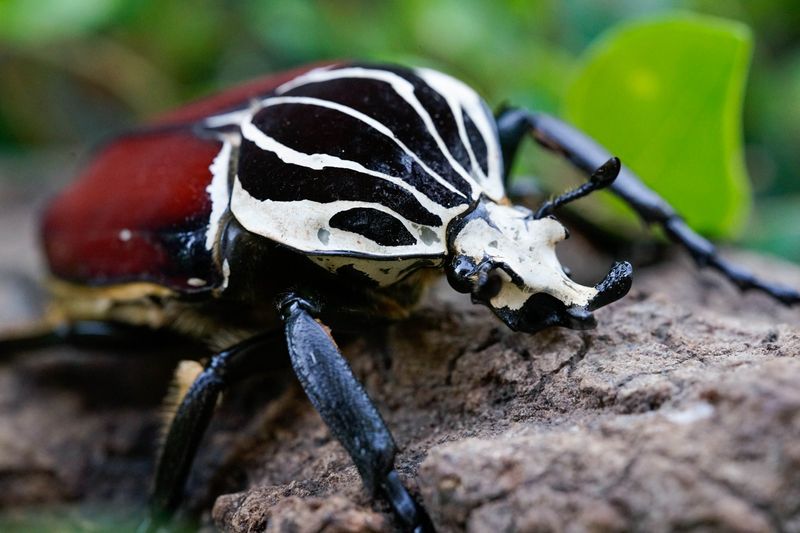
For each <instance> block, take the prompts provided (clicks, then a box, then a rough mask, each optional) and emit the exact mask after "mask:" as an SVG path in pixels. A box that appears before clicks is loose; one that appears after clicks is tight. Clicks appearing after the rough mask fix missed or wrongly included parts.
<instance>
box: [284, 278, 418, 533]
mask: <svg viewBox="0 0 800 533" xmlns="http://www.w3.org/2000/svg"><path fill="white" fill-rule="evenodd" d="M279 310H280V312H281V316H282V317H283V320H284V323H285V332H286V341H287V345H288V348H289V358H290V359H291V362H292V366H293V367H294V370H295V373H296V374H297V377H298V379H299V380H300V384H301V385H302V387H303V389H304V390H305V392H306V394H307V395H308V398H309V399H310V400H311V403H312V404H313V405H314V407H315V408H316V410H317V412H319V414H320V416H321V417H322V420H323V421H324V422H325V424H326V425H327V426H328V428H329V429H330V430H331V432H332V433H333V435H334V436H335V437H336V439H337V440H338V441H339V442H340V443H341V444H342V446H344V448H345V450H347V453H348V454H350V457H351V458H352V459H353V462H354V463H355V465H356V468H358V472H359V474H361V479H362V480H363V482H364V485H365V486H366V488H367V490H368V491H369V492H370V493H372V494H376V493H381V494H382V495H383V496H384V497H385V498H386V499H388V500H389V503H390V504H391V505H392V507H393V508H394V511H395V513H396V515H397V516H398V518H399V519H400V520H401V522H402V523H403V525H404V526H405V527H407V528H409V529H412V530H414V531H426V530H429V529H431V526H430V521H429V519H428V517H427V515H426V514H425V512H424V511H423V510H422V508H421V507H420V506H419V505H417V503H416V502H415V501H414V499H413V498H412V497H411V495H410V494H409V493H408V491H407V490H406V488H405V487H404V486H403V485H402V483H401V482H400V478H399V476H398V474H397V471H396V470H395V469H394V458H395V454H396V452H397V448H396V446H395V443H394V439H393V438H392V435H391V433H390V432H389V429H388V428H387V427H386V424H385V423H384V421H383V419H381V416H380V414H379V413H378V410H377V409H376V408H375V405H374V404H373V403H372V400H370V398H369V396H367V393H366V391H365V390H364V387H363V386H362V385H361V384H360V383H359V382H358V380H357V379H356V377H355V376H354V375H353V372H352V370H351V369H350V366H349V365H348V364H347V361H345V359H344V357H342V354H341V353H340V352H339V349H338V348H337V346H336V344H335V342H334V341H333V339H332V338H331V336H330V334H329V333H328V331H327V330H326V328H325V327H324V326H323V325H322V324H321V323H320V322H318V321H317V320H315V319H314V316H313V315H314V314H316V312H317V310H316V307H315V305H314V304H313V303H311V302H310V301H309V300H307V299H305V298H303V297H302V296H299V295H297V294H294V293H293V294H289V295H287V296H285V297H283V298H282V299H281V301H280V303H279Z"/></svg>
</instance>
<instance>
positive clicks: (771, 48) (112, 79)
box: [0, 0, 800, 260]
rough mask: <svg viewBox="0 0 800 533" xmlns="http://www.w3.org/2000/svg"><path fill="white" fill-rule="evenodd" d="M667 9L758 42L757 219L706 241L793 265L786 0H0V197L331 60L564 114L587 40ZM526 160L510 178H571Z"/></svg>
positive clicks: (797, 198) (752, 96)
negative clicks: (188, 110)
mask: <svg viewBox="0 0 800 533" xmlns="http://www.w3.org/2000/svg"><path fill="white" fill-rule="evenodd" d="M676 11H681V12H687V11H688V12H692V13H697V14H704V15H713V16H718V17H724V18H726V19H730V20H733V21H738V22H740V23H742V24H743V25H744V27H746V28H749V29H750V33H751V35H752V38H753V42H754V49H753V54H752V63H751V67H750V72H749V74H747V72H746V70H745V72H744V77H743V80H746V86H745V92H744V110H743V135H744V145H743V146H744V150H743V152H742V154H743V156H744V158H745V159H746V164H747V172H746V173H747V174H749V177H750V181H751V183H752V194H753V198H754V208H753V209H752V210H750V212H749V215H748V214H747V211H748V210H747V209H742V210H740V211H741V212H742V214H740V215H737V216H738V217H739V218H741V220H740V221H739V222H738V223H736V224H733V226H735V228H734V229H733V230H731V231H727V230H725V231H716V230H715V229H714V228H713V227H712V228H710V229H709V228H706V232H707V233H709V234H712V235H715V234H717V236H723V237H728V238H735V239H736V240H737V241H738V242H739V243H741V244H743V245H745V246H748V247H752V248H757V249H761V250H764V251H768V252H771V253H775V254H779V255H782V256H784V257H787V258H790V259H794V260H800V179H798V173H800V149H798V148H800V9H798V8H797V4H796V2H795V1H794V0H769V1H766V0H765V1H759V2H752V1H747V0H728V1H727V2H717V1H712V0H604V1H598V0H562V1H556V0H540V1H526V0H495V1H491V2H489V1H477V0H442V1H429V0H408V1H403V2H400V1H398V2H374V1H370V0H340V1H332V0H328V1H325V0H317V1H309V0H302V1H300V0H270V1H262V0H241V1H233V0H197V1H194V2H184V1H177V0H158V1H156V0H36V1H28V0H0V194H5V195H22V196H29V195H40V194H43V191H45V192H46V191H52V190H54V189H55V188H56V187H58V186H59V185H61V184H63V183H66V182H67V181H68V180H69V179H70V177H71V176H72V175H73V174H74V172H75V171H76V169H77V168H78V166H79V164H80V161H81V160H82V158H84V157H85V156H86V154H87V152H88V147H89V146H90V145H91V144H92V143H96V142H97V141H98V140H101V139H103V138H104V137H106V136H108V135H110V134H113V133H114V132H117V131H120V130H122V129H125V128H126V127H129V126H131V125H132V124H135V123H137V122H140V121H142V120H146V119H147V118H148V117H151V116H153V115H156V114H158V113H159V112H161V111H164V110H167V109H169V108H171V107H174V106H176V105H179V104H181V103H182V102H186V101H188V100H191V99H194V98H197V97H200V96H203V95H206V94H208V93H211V92H213V91H215V90H218V89H221V88H224V87H226V86H228V85H231V84H234V83H236V82H238V81H242V80H246V79H248V78H252V77H255V76H259V75H263V74H265V73H269V72H275V71H279V70H281V69H285V68H288V67H293V66H297V65H300V64H303V63H307V62H312V61H319V60H322V59H329V58H362V59H374V60H390V61H396V62H401V63H405V64H409V65H426V66H432V67H436V68H439V69H441V70H443V71H446V72H448V73H450V74H452V75H455V76H457V77H459V78H461V79H463V80H465V81H467V82H468V83H470V84H472V85H473V86H474V87H476V88H477V89H478V90H479V91H480V92H481V93H482V94H483V95H484V96H485V97H486V98H487V100H488V101H489V102H490V104H491V105H492V106H495V107H496V106H499V105H500V104H502V103H504V102H513V103H514V104H515V105H524V106H528V107H530V108H534V109H538V110H544V111H548V112H551V113H554V114H557V115H562V116H563V115H565V114H567V115H569V110H567V112H566V113H565V108H564V106H565V101H564V100H565V95H567V94H568V93H569V91H570V90H571V89H570V87H571V84H573V83H574V80H575V77H576V75H577V74H576V73H577V72H578V71H579V70H580V69H581V68H582V65H584V63H585V61H586V59H585V58H586V54H587V50H589V49H591V45H592V43H594V42H597V40H598V39H599V38H600V39H602V37H601V36H602V35H603V34H605V33H606V32H608V31H609V30H612V31H613V29H614V28H617V27H619V26H620V25H624V24H626V23H627V22H629V21H631V20H638V19H641V18H643V17H645V18H647V17H654V16H659V15H663V14H669V13H674V12H676ZM679 90H681V89H679ZM684 90H686V91H688V92H691V87H688V88H686V89H684ZM734 100H735V99H734ZM734 112H735V113H736V114H738V113H739V110H738V106H737V102H736V101H734ZM734 126H736V127H737V129H738V124H736V123H734ZM692 142H694V141H692ZM697 142H698V143H701V145H702V143H703V142H704V140H703V139H702V138H699V139H697ZM529 144H532V143H529ZM527 150H528V151H527V153H526V154H525V155H524V161H525V162H524V163H523V164H522V166H521V167H520V168H519V172H520V174H522V175H525V176H527V175H534V174H535V175H540V174H548V175H552V174H553V173H556V174H558V173H562V172H563V173H566V172H567V170H565V167H563V166H555V167H554V166H553V164H552V163H549V162H548V161H549V160H548V158H547V157H546V156H543V155H541V151H535V150H533V148H531V147H529V148H528V149H527ZM740 151H741V150H740ZM734 152H736V150H734ZM742 154H739V153H732V154H728V155H724V157H728V156H730V157H731V158H736V157H741V155H742ZM640 172H641V171H640ZM689 178H690V179H692V180H696V179H698V177H697V176H690V177H689ZM561 187H563V185H562V186H561ZM666 187H667V189H669V187H670V185H669V184H667V185H666ZM662 192H663V193H664V194H666V195H668V196H669V191H666V192H665V191H662ZM676 194H678V193H676ZM680 194H682V195H684V196H685V195H686V194H685V193H679V195H680ZM744 194H748V193H747V191H746V189H745V192H744ZM714 196H715V195H714V194H705V195H704V197H703V198H702V202H703V203H705V204H706V205H712V204H714V202H715V201H716V200H715V198H714ZM7 198H8V196H7ZM745 203H747V202H745Z"/></svg>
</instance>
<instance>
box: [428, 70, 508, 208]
mask: <svg viewBox="0 0 800 533" xmlns="http://www.w3.org/2000/svg"><path fill="white" fill-rule="evenodd" d="M415 72H416V73H417V75H418V76H419V77H420V78H422V80H424V81H425V83H427V84H428V85H429V86H430V87H432V88H433V89H434V90H436V91H437V92H438V93H439V94H441V95H442V96H443V97H444V98H445V100H446V101H447V103H448V105H449V106H450V110H451V111H452V113H453V116H455V117H456V122H457V123H458V133H459V135H460V136H461V142H463V143H464V146H466V147H467V151H468V153H469V157H470V161H471V162H472V166H473V168H474V169H475V171H476V172H477V173H478V174H479V175H480V176H481V177H483V178H484V179H487V180H489V182H488V183H485V184H484V186H483V188H484V189H486V191H487V192H488V193H489V196H490V197H491V198H492V199H494V200H499V199H500V198H502V197H503V196H504V195H505V191H504V187H503V179H502V176H501V170H500V167H501V165H500V150H499V147H498V145H497V140H496V137H495V134H494V128H493V127H492V125H491V124H490V123H489V120H488V116H487V114H486V109H485V108H484V107H483V103H482V101H481V98H480V96H478V94H477V93H476V92H475V91H474V90H472V88H470V87H469V86H468V85H466V84H465V83H463V82H461V81H459V80H457V79H455V78H453V77H452V76H448V75H447V74H443V73H441V72H438V71H435V70H431V69H426V68H418V69H415ZM462 107H463V109H464V111H465V112H466V113H467V115H468V116H469V118H470V119H471V120H472V122H473V123H474V124H475V127H476V128H477V129H478V133H480V135H481V137H483V142H484V144H486V163H487V169H488V171H489V174H488V175H486V174H484V172H483V169H482V168H481V167H480V165H479V164H478V162H477V160H476V158H475V154H474V152H473V150H472V145H471V144H470V142H469V136H468V135H467V130H466V126H465V125H464V118H463V117H462V116H461V108H462Z"/></svg>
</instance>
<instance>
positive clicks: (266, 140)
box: [242, 122, 468, 218]
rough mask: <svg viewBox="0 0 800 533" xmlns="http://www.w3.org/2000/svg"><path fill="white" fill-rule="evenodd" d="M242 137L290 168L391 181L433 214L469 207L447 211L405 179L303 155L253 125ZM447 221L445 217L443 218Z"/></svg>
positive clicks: (328, 157) (325, 156)
mask: <svg viewBox="0 0 800 533" xmlns="http://www.w3.org/2000/svg"><path fill="white" fill-rule="evenodd" d="M242 136H243V137H244V138H245V139H247V140H250V141H253V142H254V143H256V146H258V147H259V148H261V149H262V150H266V151H268V152H272V153H274V154H275V155H276V156H278V158H279V159H280V160H281V161H283V162H284V163H288V164H291V165H300V166H303V167H305V168H310V169H312V170H321V169H323V168H341V169H345V170H353V171H355V172H360V173H362V174H367V175H369V176H373V177H375V178H379V179H382V180H386V181H388V182H391V183H394V184H395V185H397V186H399V187H400V188H402V189H403V190H405V191H407V192H409V193H411V194H412V195H413V196H414V198H416V200H417V201H418V202H419V203H420V204H421V205H422V207H423V208H425V209H426V210H427V211H429V212H430V213H433V214H436V215H440V216H441V215H442V214H445V215H447V214H449V213H450V212H452V211H454V210H458V208H459V207H460V208H461V209H460V210H458V211H459V212H460V211H463V210H464V209H465V208H466V207H468V206H466V205H463V204H462V205H460V206H457V207H454V208H450V209H445V208H444V207H442V206H441V205H439V204H437V203H436V202H434V201H433V200H431V199H430V198H428V197H427V196H425V195H424V194H422V193H421V192H420V191H418V190H417V189H416V188H414V187H413V186H411V185H410V184H409V183H407V182H405V181H403V180H402V179H400V178H398V177H396V176H390V175H389V174H384V173H382V172H377V171H375V170H370V169H368V168H366V167H364V166H363V165H361V164H359V163H356V162H355V161H349V160H347V159H340V158H338V157H336V156H332V155H328V154H306V153H303V152H298V151H297V150H294V149H292V148H289V147H288V146H286V145H284V144H281V143H279V142H278V141H276V140H275V139H273V138H272V137H270V136H268V135H267V134H266V133H264V132H263V131H261V130H260V129H258V128H257V127H256V126H255V125H254V124H253V123H252V122H246V123H244V124H243V125H242ZM442 218H444V217H442Z"/></svg>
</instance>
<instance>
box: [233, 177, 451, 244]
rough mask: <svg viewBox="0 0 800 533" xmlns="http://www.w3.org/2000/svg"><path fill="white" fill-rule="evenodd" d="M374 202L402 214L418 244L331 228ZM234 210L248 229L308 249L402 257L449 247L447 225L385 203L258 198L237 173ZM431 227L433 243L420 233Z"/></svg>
mask: <svg viewBox="0 0 800 533" xmlns="http://www.w3.org/2000/svg"><path fill="white" fill-rule="evenodd" d="M365 207H366V208H372V209H375V210H378V211H381V212H383V213H386V214H388V215H391V216H392V217H395V218H396V219H397V220H399V221H400V222H401V223H402V224H403V226H404V227H405V228H406V230H407V231H408V232H409V233H410V234H411V235H412V236H413V237H414V238H415V239H416V241H417V242H416V243H415V244H410V245H400V246H387V245H381V244H378V243H377V242H375V241H373V240H371V239H368V238H367V237H364V236H363V235H361V234H359V233H355V232H351V231H347V230H342V229H338V228H333V227H331V226H330V224H329V222H330V219H331V217H333V216H334V215H336V214H338V213H341V212H342V211H346V210H348V209H352V208H365ZM231 210H232V211H233V214H234V216H235V217H236V219H237V220H238V221H239V222H240V223H241V224H242V226H244V227H245V229H247V230H248V231H251V232H253V233H256V234H258V235H261V236H263V237H267V238H268V239H272V240H274V241H276V242H280V243H283V244H286V245H288V246H291V247H293V248H297V249H299V250H302V251H303V252H305V253H309V254H329V253H336V252H357V253H359V254H369V255H374V256H378V257H398V258H400V257H403V256H408V255H414V256H419V255H440V254H443V253H445V246H446V230H447V227H446V226H438V227H432V228H431V227H429V226H423V225H417V224H412V223H410V222H408V221H407V220H406V219H405V218H403V217H402V216H400V215H399V214H397V213H395V212H394V211H393V210H391V209H389V208H387V207H386V206H384V205H381V204H376V203H369V202H363V201H349V200H338V201H335V202H328V203H322V202H314V201H312V200H295V201H289V202H281V201H274V200H259V199H257V198H254V197H253V196H251V195H250V193H249V192H247V190H245V189H244V187H242V184H241V182H240V181H239V179H238V178H237V179H236V180H235V181H234V186H233V195H232V199H231ZM426 228H427V229H429V230H430V231H433V232H434V234H435V235H436V239H434V240H430V241H429V244H426V243H425V241H424V240H423V239H422V238H421V233H422V231H423V230H424V229H426ZM320 229H324V230H326V231H327V232H328V235H329V236H328V239H327V240H326V241H324V242H323V240H321V239H320V238H319V230H320Z"/></svg>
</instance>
